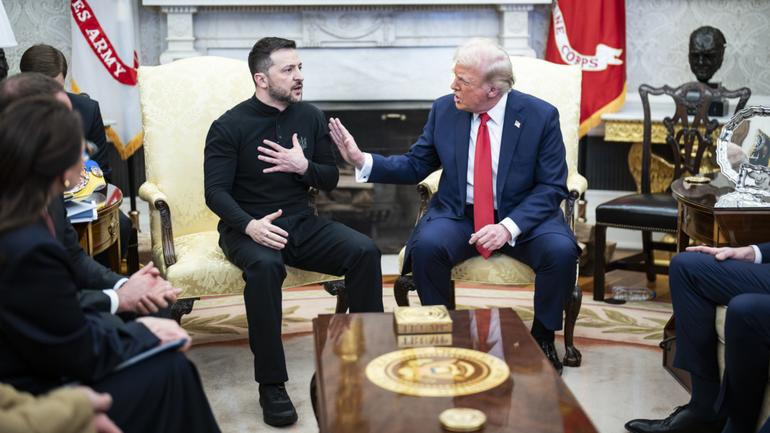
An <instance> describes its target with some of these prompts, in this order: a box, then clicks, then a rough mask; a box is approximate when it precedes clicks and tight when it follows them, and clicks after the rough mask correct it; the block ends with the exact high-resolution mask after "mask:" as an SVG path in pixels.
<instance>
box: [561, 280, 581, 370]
mask: <svg viewBox="0 0 770 433" xmlns="http://www.w3.org/2000/svg"><path fill="white" fill-rule="evenodd" d="M582 304H583V292H582V291H581V290H580V286H579V285H577V284H575V288H574V289H573V290H572V293H571V294H570V296H569V297H568V298H567V303H566V304H565V305H564V313H565V314H564V316H565V317H564V349H565V353H564V365H566V366H568V367H579V366H580V362H581V361H582V359H583V355H582V354H581V353H580V351H579V350H577V348H576V347H575V344H574V337H575V323H576V322H577V318H578V314H580V307H581V306H582Z"/></svg>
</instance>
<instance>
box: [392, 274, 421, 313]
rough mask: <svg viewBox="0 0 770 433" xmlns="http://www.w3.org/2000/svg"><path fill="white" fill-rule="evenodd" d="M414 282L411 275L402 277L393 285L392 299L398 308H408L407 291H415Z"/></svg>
mask: <svg viewBox="0 0 770 433" xmlns="http://www.w3.org/2000/svg"><path fill="white" fill-rule="evenodd" d="M416 288H417V287H415V285H414V280H413V279H412V276H411V275H402V276H400V277H398V279H397V280H396V282H395V283H393V297H394V298H396V304H398V306H399V307H408V306H409V291H410V290H415V289H416Z"/></svg>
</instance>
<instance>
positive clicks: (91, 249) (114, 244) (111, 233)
mask: <svg viewBox="0 0 770 433" xmlns="http://www.w3.org/2000/svg"><path fill="white" fill-rule="evenodd" d="M106 191H107V194H106V197H107V198H106V199H105V202H104V204H103V205H100V207H99V209H98V210H97V216H98V217H97V219H95V220H94V221H91V222H87V223H76V224H73V226H74V227H75V230H76V231H77V232H78V236H79V238H80V246H82V247H83V250H84V251H85V252H86V253H87V254H88V255H90V256H94V255H96V254H100V253H102V252H104V251H107V254H108V257H109V260H110V268H112V270H113V271H115V272H120V261H121V257H120V218H119V216H118V213H119V211H120V205H121V203H123V192H122V191H121V190H120V188H118V187H116V186H115V185H112V184H110V185H108V186H107V189H106Z"/></svg>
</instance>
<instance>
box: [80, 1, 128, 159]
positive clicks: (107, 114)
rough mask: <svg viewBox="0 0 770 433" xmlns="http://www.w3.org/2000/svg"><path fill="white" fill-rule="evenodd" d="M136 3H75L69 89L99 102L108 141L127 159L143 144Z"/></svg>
mask: <svg viewBox="0 0 770 433" xmlns="http://www.w3.org/2000/svg"><path fill="white" fill-rule="evenodd" d="M135 3H136V2H134V1H132V0H71V1H70V12H71V15H72V61H71V63H72V66H71V74H70V77H71V81H70V87H71V88H72V91H73V92H74V93H80V92H84V93H87V94H88V95H89V96H90V97H91V98H92V99H95V100H96V101H98V102H99V106H100V108H101V112H102V117H103V118H104V122H105V124H108V125H109V124H112V126H110V127H108V128H107V131H106V132H107V138H108V139H110V141H112V142H113V143H114V144H115V148H116V149H117V151H118V153H119V154H120V157H121V158H122V159H126V158H128V157H129V156H131V155H132V154H133V153H134V152H135V151H136V150H137V149H138V148H139V147H141V145H142V138H143V135H142V123H141V113H140V110H139V88H138V87H137V85H136V69H137V68H138V66H139V62H138V56H137V53H136V50H135V47H136V46H137V41H136V35H137V29H136V25H137V24H138V10H137V8H136V4H135Z"/></svg>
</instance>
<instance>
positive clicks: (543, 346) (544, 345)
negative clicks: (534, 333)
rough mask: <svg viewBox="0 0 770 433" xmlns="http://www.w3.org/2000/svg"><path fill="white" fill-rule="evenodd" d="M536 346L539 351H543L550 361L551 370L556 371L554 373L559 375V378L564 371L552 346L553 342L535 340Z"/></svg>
mask: <svg viewBox="0 0 770 433" xmlns="http://www.w3.org/2000/svg"><path fill="white" fill-rule="evenodd" d="M537 345H538V346H540V350H542V351H543V353H544V354H545V357H546V358H548V360H549V361H551V365H553V368H554V369H556V372H557V373H559V376H561V372H562V371H563V370H564V365H562V363H561V361H560V360H559V354H558V353H556V347H555V346H554V345H553V341H547V340H537Z"/></svg>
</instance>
